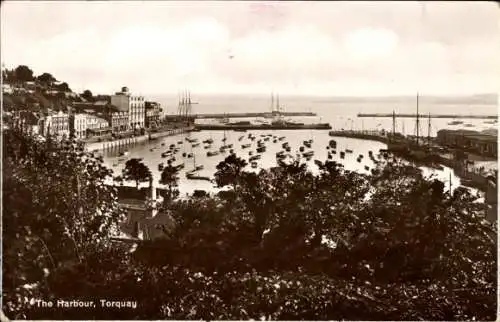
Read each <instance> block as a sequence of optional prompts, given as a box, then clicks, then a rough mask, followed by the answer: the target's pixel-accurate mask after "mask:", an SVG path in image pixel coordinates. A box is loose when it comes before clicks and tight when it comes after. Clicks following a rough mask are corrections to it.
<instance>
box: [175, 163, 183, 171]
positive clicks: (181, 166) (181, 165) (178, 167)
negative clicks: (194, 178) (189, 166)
mask: <svg viewBox="0 0 500 322" xmlns="http://www.w3.org/2000/svg"><path fill="white" fill-rule="evenodd" d="M175 168H176V169H177V170H181V169H184V163H181V164H179V165H178V166H176V167H175Z"/></svg>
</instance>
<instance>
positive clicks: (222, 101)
mask: <svg viewBox="0 0 500 322" xmlns="http://www.w3.org/2000/svg"><path fill="white" fill-rule="evenodd" d="M154 99H156V100H157V101H158V102H160V103H161V105H162V108H163V113H166V114H168V115H172V114H176V113H177V108H178V102H179V98H178V97H177V96H175V95H171V96H169V95H165V96H158V97H155V98H154ZM191 100H192V103H193V104H192V113H193V114H203V113H221V114H223V113H243V112H269V111H271V106H272V105H271V102H274V105H275V104H276V99H274V100H272V99H271V95H269V96H268V97H266V96H262V95H260V96H257V95H254V96H252V95H199V96H196V95H192V96H191ZM279 104H280V110H282V111H285V112H313V113H316V115H317V116H315V117H288V118H287V119H289V120H291V121H297V122H303V123H315V122H322V123H324V122H328V123H330V124H331V126H332V128H333V129H336V130H340V129H346V130H351V129H352V130H379V131H380V130H385V131H392V126H393V120H392V118H359V117H357V114H358V113H392V112H393V111H394V112H395V113H396V114H398V113H407V114H411V113H413V114H414V113H416V112H417V97H416V96H415V97H391V98H352V97H351V98H339V97H333V98H329V97H304V96H300V97H299V96H280V97H279ZM418 112H419V115H422V117H421V118H420V121H419V126H418V133H419V135H421V136H428V135H430V136H436V133H437V131H439V130H440V129H460V128H463V129H469V130H477V131H483V130H496V129H497V126H498V124H497V123H496V121H495V120H486V119H472V118H471V119H468V118H464V119H456V120H455V119H444V118H432V114H461V115H496V114H497V113H498V103H497V99H496V97H493V99H492V98H491V97H490V98H489V99H482V98H479V97H476V98H474V97H473V98H467V99H463V98H435V97H419V98H418ZM429 114H430V115H431V117H430V118H429ZM241 120H245V119H242V118H238V119H234V120H230V121H241ZM262 121H264V119H262ZM452 121H462V122H463V123H462V124H457V125H452V124H449V123H450V122H452ZM197 122H204V123H217V122H219V121H218V120H209V119H208V120H207V119H203V120H197ZM395 131H396V132H400V133H403V134H405V135H416V134H417V122H416V120H415V119H412V118H396V122H395ZM249 134H252V135H254V136H255V137H256V139H255V141H253V142H252V141H251V140H250V139H249V138H248V135H249ZM266 135H270V137H269V141H265V144H266V149H267V150H266V152H265V153H263V154H262V157H261V159H260V160H257V164H258V165H257V168H252V167H251V166H250V162H249V165H248V166H247V169H246V170H248V171H259V170H260V169H261V168H270V167H273V166H275V165H276V153H277V152H279V151H281V150H283V148H282V144H283V143H284V142H288V143H289V145H290V147H291V152H290V154H291V155H292V156H296V154H297V153H300V151H299V149H300V147H301V146H303V142H304V141H306V140H312V146H311V149H308V148H306V149H305V151H309V150H313V151H314V156H313V157H312V158H311V160H310V161H308V162H307V163H308V166H309V168H310V170H311V171H313V172H316V171H318V169H317V166H316V165H315V163H314V160H319V161H325V160H327V159H328V150H327V146H328V143H329V141H330V140H331V139H334V140H335V141H336V142H337V153H336V154H332V156H331V159H330V160H333V161H337V162H339V163H342V164H343V165H344V167H345V168H346V169H348V170H352V171H357V172H360V173H368V172H369V171H370V170H371V169H372V168H373V167H374V164H373V162H372V161H371V160H370V158H369V157H368V153H369V151H372V152H373V153H375V154H376V153H377V152H378V151H379V149H383V148H385V147H386V146H385V145H384V144H382V143H379V142H374V141H366V140H359V139H352V138H340V137H339V138H332V137H329V136H328V130H274V131H257V130H251V131H247V132H233V131H225V132H224V131H201V132H191V133H188V134H183V135H179V136H172V137H165V138H162V139H159V140H157V141H153V142H145V143H142V144H136V145H133V146H128V147H126V148H124V150H125V149H126V150H127V152H128V154H127V158H142V160H143V162H144V163H145V164H146V165H147V166H148V167H149V168H150V169H151V172H152V173H153V178H154V185H155V186H156V187H161V185H160V184H159V179H160V174H161V172H160V171H159V169H158V164H159V163H162V162H163V163H164V164H165V165H166V164H167V158H162V157H161V154H162V152H164V151H166V150H168V148H169V146H170V145H171V144H174V145H175V146H177V147H179V152H178V153H177V154H176V155H175V158H176V160H175V161H174V162H173V164H174V165H177V164H180V163H184V166H185V168H184V169H183V170H181V171H180V172H179V190H180V192H181V196H183V197H184V196H187V195H189V194H191V193H193V192H194V191H195V190H205V191H207V192H217V191H218V190H220V189H218V188H216V187H215V185H214V183H211V182H208V181H200V180H190V179H187V178H186V172H187V171H190V170H192V169H194V167H195V166H199V165H203V167H204V168H203V170H200V171H198V172H197V174H198V175H200V176H206V177H210V178H213V174H214V173H215V171H216V166H217V164H218V163H219V162H221V161H222V160H223V159H224V158H225V157H227V156H228V155H229V150H228V152H226V153H221V154H219V155H216V156H212V157H208V156H207V152H208V151H218V150H219V148H220V146H222V145H223V144H224V143H223V139H224V138H226V144H233V149H234V152H235V153H236V154H237V156H239V157H242V158H244V159H246V160H247V161H248V159H249V157H250V155H249V154H250V153H251V154H253V155H255V154H256V148H257V140H259V139H262V140H263V139H264V136H266ZM282 136H283V137H285V138H284V139H283V140H282V141H279V140H277V141H276V143H274V142H273V141H274V140H275V139H277V138H279V137H282ZM186 138H190V139H197V140H198V142H200V145H199V146H196V147H192V145H191V144H190V143H189V142H188V141H187V140H186ZM207 139H212V140H213V141H214V142H213V144H212V145H211V147H210V148H205V147H206V146H207V144H203V143H202V141H204V140H207ZM181 142H182V143H181ZM243 144H251V146H250V147H249V148H245V149H244V148H242V145H243ZM342 150H352V151H353V152H352V153H346V155H345V158H344V159H341V158H340V153H339V152H340V151H342ZM120 152H123V150H122V151H119V150H116V149H115V150H113V151H105V152H104V162H105V165H106V166H108V167H109V168H111V169H113V172H114V175H115V176H116V175H120V174H121V172H122V169H123V168H124V164H125V161H123V158H120V157H119V153H120ZM183 153H186V154H189V153H192V154H193V155H194V157H193V158H187V157H182V154H183ZM360 155H363V157H362V159H361V162H358V161H357V160H358V157H359V156H360ZM120 160H121V161H120ZM366 166H367V167H368V170H367V169H366V168H365V167H366ZM422 171H423V173H424V175H426V176H431V175H432V176H434V177H436V178H438V179H440V180H442V181H443V182H445V186H447V187H448V189H450V188H451V189H452V190H453V189H455V188H457V187H458V186H460V179H459V178H458V177H457V176H456V175H455V173H454V172H453V170H452V169H450V168H447V167H445V168H444V169H443V170H436V169H429V168H425V167H422ZM125 184H126V185H133V184H134V183H132V182H127V183H125ZM146 185H148V184H147V183H144V186H146Z"/></svg>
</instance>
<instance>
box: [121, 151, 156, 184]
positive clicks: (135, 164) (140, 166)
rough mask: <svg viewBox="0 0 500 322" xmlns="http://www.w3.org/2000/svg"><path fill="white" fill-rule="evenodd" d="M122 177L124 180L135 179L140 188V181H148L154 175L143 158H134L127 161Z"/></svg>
mask: <svg viewBox="0 0 500 322" xmlns="http://www.w3.org/2000/svg"><path fill="white" fill-rule="evenodd" d="M122 177H123V179H124V180H131V181H135V184H136V187H137V189H139V183H141V182H148V181H149V180H150V178H151V177H152V173H151V171H150V170H149V168H148V167H147V166H146V165H145V164H144V163H142V161H141V159H137V158H133V159H130V160H128V161H127V162H126V163H125V168H124V169H123V172H122Z"/></svg>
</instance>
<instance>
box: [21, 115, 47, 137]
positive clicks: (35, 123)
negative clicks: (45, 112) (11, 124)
mask: <svg viewBox="0 0 500 322" xmlns="http://www.w3.org/2000/svg"><path fill="white" fill-rule="evenodd" d="M16 119H17V120H16V121H17V125H18V126H19V127H20V128H21V129H22V130H23V131H24V132H26V133H31V134H34V135H38V134H40V132H41V127H40V124H41V120H42V118H41V117H40V116H39V115H37V114H36V113H34V112H31V111H19V112H18V113H17V115H16Z"/></svg>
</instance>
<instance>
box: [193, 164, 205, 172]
mask: <svg viewBox="0 0 500 322" xmlns="http://www.w3.org/2000/svg"><path fill="white" fill-rule="evenodd" d="M204 168H205V167H204V166H203V165H199V166H197V167H196V168H194V169H195V170H196V171H199V170H203V169H204Z"/></svg>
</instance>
